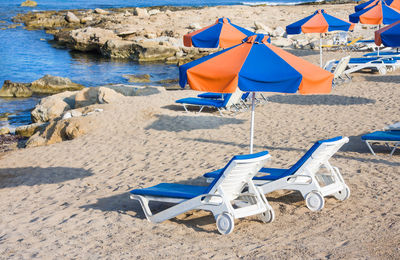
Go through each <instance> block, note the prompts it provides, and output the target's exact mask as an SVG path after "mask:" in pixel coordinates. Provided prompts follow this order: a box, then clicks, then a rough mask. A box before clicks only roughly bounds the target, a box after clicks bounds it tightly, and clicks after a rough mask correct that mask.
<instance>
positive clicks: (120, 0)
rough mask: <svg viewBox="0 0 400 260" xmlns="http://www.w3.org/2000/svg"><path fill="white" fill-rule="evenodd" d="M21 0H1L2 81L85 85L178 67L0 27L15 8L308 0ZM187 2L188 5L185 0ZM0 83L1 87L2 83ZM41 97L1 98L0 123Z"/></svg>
mask: <svg viewBox="0 0 400 260" xmlns="http://www.w3.org/2000/svg"><path fill="white" fill-rule="evenodd" d="M23 1H24V0H0V21H4V22H2V23H0V84H1V85H2V83H3V82H4V80H11V81H13V82H32V81H34V80H36V79H39V78H41V77H42V76H44V75H46V74H50V75H53V76H61V77H67V78H70V79H71V80H72V81H73V82H76V83H79V84H82V85H85V86H98V85H105V84H109V83H127V80H126V79H125V78H123V77H122V75H123V74H150V75H151V80H152V81H158V80H161V79H168V78H177V77H178V68H177V66H175V65H165V64H138V63H136V62H133V61H129V60H126V61H121V60H118V61H115V60H111V59H106V58H102V57H100V56H99V55H96V54H87V53H82V52H74V51H69V50H66V49H57V48H54V47H52V45H51V40H52V39H53V36H52V35H48V34H46V33H45V32H44V31H43V30H37V31H28V30H24V29H23V27H22V26H19V27H17V28H14V29H6V30H1V28H6V27H8V26H9V25H11V24H12V21H11V19H12V17H14V16H15V15H17V13H23V12H28V11H42V10H65V9H94V8H118V7H133V6H138V7H146V6H162V5H173V6H187V5H191V6H212V5H233V4H247V5H255V4H269V5H276V4H297V3H302V2H307V1H309V0H276V1H274V0H270V1H252V0H247V1H236V0H195V1H191V2H188V1H185V0H36V1H37V2H38V6H36V7H33V8H32V7H21V6H20V5H21V3H22V2H23ZM189 3H190V4H189ZM1 85H0V86H1ZM39 100H40V98H39V97H32V98H24V99H15V98H9V99H5V98H0V128H1V127H4V126H7V127H9V128H11V129H13V128H15V127H17V126H19V125H25V124H29V123H30V122H31V119H30V111H31V110H32V109H33V108H34V106H35V105H36V104H37V103H38V102H39Z"/></svg>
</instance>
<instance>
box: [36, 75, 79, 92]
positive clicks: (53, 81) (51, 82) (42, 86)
mask: <svg viewBox="0 0 400 260" xmlns="http://www.w3.org/2000/svg"><path fill="white" fill-rule="evenodd" d="M83 88H84V86H82V85H80V84H77V83H73V82H72V81H71V80H70V79H69V78H63V77H58V76H51V75H45V76H44V77H42V78H40V79H38V80H35V81H34V82H32V83H31V90H32V91H33V92H34V93H40V94H54V93H59V92H63V91H73V90H80V89H83Z"/></svg>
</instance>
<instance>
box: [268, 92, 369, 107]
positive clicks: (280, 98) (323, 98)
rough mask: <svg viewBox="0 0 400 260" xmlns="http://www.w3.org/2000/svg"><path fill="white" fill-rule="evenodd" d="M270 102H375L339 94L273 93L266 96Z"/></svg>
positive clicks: (360, 103)
mask: <svg viewBox="0 0 400 260" xmlns="http://www.w3.org/2000/svg"><path fill="white" fill-rule="evenodd" d="M268 100H269V101H270V102H274V103H280V104H290V105H305V106H308V105H325V106H326V105H327V106H338V105H365V104H375V100H374V99H369V98H363V97H347V96H340V95H273V96H270V97H268Z"/></svg>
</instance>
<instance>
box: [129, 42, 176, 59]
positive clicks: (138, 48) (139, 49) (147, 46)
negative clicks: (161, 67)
mask: <svg viewBox="0 0 400 260" xmlns="http://www.w3.org/2000/svg"><path fill="white" fill-rule="evenodd" d="M132 48H133V50H134V54H133V57H134V59H135V60H137V61H143V62H147V61H165V60H166V59H167V58H169V57H172V56H175V54H176V53H177V52H178V51H179V48H178V47H175V46H168V44H166V43H163V42H158V41H142V42H140V43H136V44H133V45H132Z"/></svg>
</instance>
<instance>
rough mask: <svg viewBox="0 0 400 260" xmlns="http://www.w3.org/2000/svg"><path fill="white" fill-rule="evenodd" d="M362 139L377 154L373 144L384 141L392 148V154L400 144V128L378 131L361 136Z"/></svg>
mask: <svg viewBox="0 0 400 260" xmlns="http://www.w3.org/2000/svg"><path fill="white" fill-rule="evenodd" d="M361 140H363V141H364V142H365V143H366V144H367V146H368V148H369V150H370V151H371V153H372V154H373V155H376V154H375V152H374V150H373V149H372V145H373V144H377V143H384V144H385V145H386V146H387V147H388V148H389V149H390V150H391V152H390V156H392V155H393V154H394V152H395V151H396V149H397V147H399V146H400V130H389V131H376V132H373V133H369V134H366V135H363V136H361ZM390 144H392V145H393V148H391V147H390Z"/></svg>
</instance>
